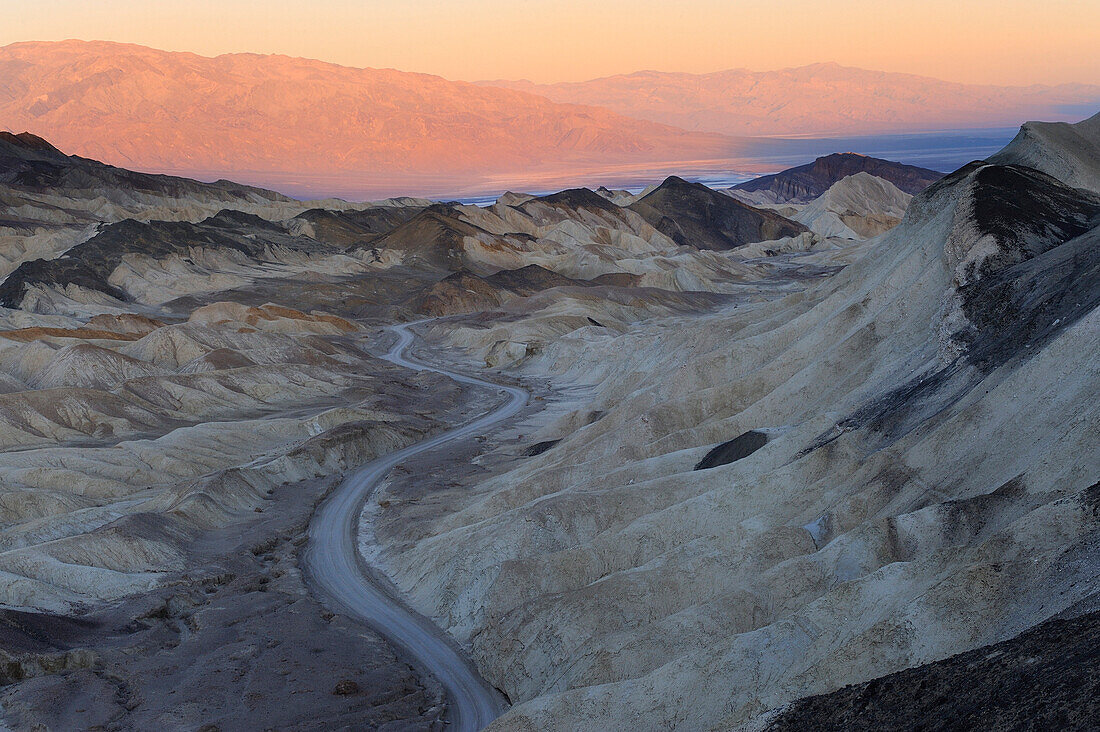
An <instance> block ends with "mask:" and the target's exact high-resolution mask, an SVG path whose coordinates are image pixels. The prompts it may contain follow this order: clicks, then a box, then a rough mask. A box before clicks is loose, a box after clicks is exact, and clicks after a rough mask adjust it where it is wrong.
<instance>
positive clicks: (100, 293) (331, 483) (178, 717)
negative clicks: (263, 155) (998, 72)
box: [0, 115, 1100, 731]
mask: <svg viewBox="0 0 1100 732" xmlns="http://www.w3.org/2000/svg"><path fill="white" fill-rule="evenodd" d="M0 206H3V216H2V217H0V259H2V272H0V275H2V276H3V278H4V279H3V282H2V283H0V305H2V306H3V309H2V310H0V449H2V450H3V452H2V457H0V573H2V574H0V579H2V581H0V604H2V606H3V607H2V608H0V618H2V619H3V624H2V625H0V656H2V660H3V664H2V665H0V683H2V684H3V686H0V713H2V715H3V720H4V721H5V722H6V723H7V724H8V725H9V726H10V727H12V728H17V729H33V728H42V729H74V728H75V729H86V728H99V729H112V730H115V729H117V730H143V729H150V728H157V727H161V728H166V729H205V730H208V731H212V730H217V729H221V730H229V729H269V728H277V729H317V728H344V727H351V728H370V729H376V728H377V729H391V730H396V729H442V728H444V726H445V725H446V724H447V723H450V722H456V724H455V726H460V727H464V728H468V727H470V726H476V725H472V724H471V721H472V718H471V717H468V716H459V714H458V712H457V710H461V709H463V708H465V706H467V705H466V702H468V701H469V700H468V699H465V698H464V697H463V696H462V695H463V694H464V693H465V692H464V691H463V689H466V688H467V687H459V686H456V685H455V684H453V683H452V682H451V681H450V680H449V678H450V677H449V676H448V675H447V674H439V675H437V674H435V673H433V668H434V667H433V665H432V662H431V659H429V658H427V657H426V656H424V655H420V654H419V653H418V651H417V649H416V648H415V647H414V645H413V644H412V643H411V641H410V640H409V638H408V637H407V636H405V635H402V633H403V631H399V630H398V629H397V628H395V627H391V626H388V625H386V624H385V623H382V622H378V621H376V620H370V618H372V617H375V616H370V615H368V616H367V617H368V622H367V624H364V623H363V622H361V621H362V617H361V615H360V614H359V613H357V612H351V611H350V610H349V607H348V606H347V605H346V604H342V603H341V601H340V600H339V599H338V598H336V596H335V595H334V594H333V593H332V590H331V585H330V584H328V583H327V579H328V578H327V577H326V576H323V575H322V573H321V571H320V569H319V567H320V564H319V563H318V561H317V557H316V554H317V551H318V550H317V547H319V546H325V545H324V544H323V542H322V541H321V539H323V538H324V537H323V536H320V535H319V533H318V532H319V531H320V528H319V527H320V526H321V525H322V524H323V522H321V521H320V518H323V517H324V516H326V515H327V514H326V511H328V512H331V511H332V508H331V507H332V506H339V505H341V502H340V499H341V498H342V497H344V496H347V495H349V494H348V493H347V490H348V487H349V486H351V487H355V486H356V485H359V487H361V488H365V492H364V494H363V497H362V500H359V499H356V500H353V501H351V503H350V505H351V506H352V509H353V510H352V511H351V513H345V514H343V516H342V518H343V519H344V521H345V523H346V525H347V526H348V527H350V528H348V531H349V532H350V533H349V535H348V536H343V537H341V538H342V539H347V540H348V542H349V544H350V545H351V546H353V547H355V548H357V549H358V555H357V556H355V557H353V560H352V565H351V566H353V568H355V571H356V572H357V573H358V575H361V576H356V577H355V578H354V582H355V583H367V584H371V585H372V586H375V587H377V588H380V589H379V597H381V598H382V599H381V600H379V602H380V603H381V604H384V605H386V606H387V607H392V608H396V609H397V610H395V612H396V611H400V612H401V613H404V615H403V616H402V617H411V618H417V619H418V620H417V623H420V627H422V628H430V629H431V633H434V634H435V635H433V636H432V637H433V638H435V639H436V640H438V641H439V643H440V644H442V645H441V646H440V647H443V648H449V649H450V650H451V651H452V652H453V655H454V656H455V657H456V658H461V659H462V660H461V663H462V664H465V666H467V667H468V669H469V670H470V673H471V674H472V675H473V676H474V677H477V678H476V680H477V682H478V684H479V687H478V688H479V690H480V691H478V693H481V692H484V693H486V694H488V695H490V696H493V698H494V699H495V700H496V703H497V706H496V707H493V706H492V705H490V707H492V716H495V715H496V714H497V713H500V716H499V718H496V719H495V721H492V723H491V725H490V726H491V728H492V729H500V730H512V729H519V730H528V729H529V730H543V729H562V730H573V729H620V728H627V727H635V728H637V729H644V730H648V729H685V730H688V729H691V730H694V729H716V730H724V729H766V728H774V729H796V728H798V729H803V728H806V727H807V726H813V725H820V726H832V727H834V728H837V729H840V728H846V729H849V728H853V727H862V728H881V727H882V726H884V725H885V726H890V725H894V726H904V725H905V720H920V719H926V718H928V717H929V715H933V716H934V718H937V719H942V720H959V721H958V724H960V725H961V724H965V722H966V720H977V719H998V720H1003V724H1004V725H1006V726H1011V725H1012V723H1013V720H1016V721H1017V722H1018V721H1019V720H1045V721H1047V722H1048V723H1049V724H1050V725H1053V726H1059V725H1060V726H1067V725H1074V724H1075V725H1081V723H1082V721H1084V720H1088V719H1091V718H1095V716H1096V715H1097V713H1100V703H1098V702H1097V699H1100V694H1098V693H1097V691H1098V690H1100V689H1098V686H1100V683H1098V676H1097V673H1096V671H1095V668H1096V658H1097V653H1098V650H1100V646H1098V644H1097V639H1098V637H1100V636H1098V634H1097V631H1096V629H1097V618H1098V617H1100V615H1097V613H1098V612H1100V584H1098V575H1100V543H1098V540H1100V483H1098V480H1100V475H1098V474H1100V452H1098V450H1097V435H1098V434H1100V429H1098V427H1100V405H1098V403H1097V400H1096V398H1095V394H1096V392H1097V389H1098V387H1100V372H1098V360H1097V358H1096V354H1097V353H1100V320H1098V317H1100V316H1098V312H1100V311H1098V310H1097V306H1098V305H1100V115H1097V116H1095V117H1092V118H1090V119H1089V120H1086V121H1083V122H1080V123H1077V124H1073V125H1070V124H1064V123H1050V124H1047V123H1028V124H1026V125H1024V127H1023V128H1022V129H1021V131H1020V133H1019V135H1018V136H1017V137H1016V139H1015V140H1013V142H1012V143H1011V144H1010V145H1008V146H1007V147H1006V148H1005V149H1004V150H1002V151H1001V152H1000V153H998V154H997V155H995V156H993V157H992V158H991V159H989V160H988V161H975V162H973V163H971V164H969V165H967V166H965V167H963V168H961V169H959V170H957V171H955V172H953V173H950V174H948V175H946V176H943V175H942V174H941V173H937V172H935V171H931V170H924V169H920V168H914V167H912V166H903V165H899V164H897V163H891V162H889V161H883V160H878V159H875V158H867V157H863V156H858V155H853V154H840V155H831V156H828V157H826V158H822V159H820V160H818V161H815V162H814V163H811V164H808V165H807V166H800V168H797V169H793V170H791V171H785V172H784V173H780V174H777V175H776V176H769V177H767V178H766V179H761V180H759V181H756V182H753V183H750V184H748V185H742V186H738V187H737V188H736V189H731V190H713V189H710V188H707V187H706V186H704V185H701V184H698V183H692V182H689V181H686V180H683V179H681V178H677V177H670V178H668V179H666V180H664V181H663V182H661V183H660V184H659V185H655V186H651V187H650V188H649V189H646V190H644V191H641V192H639V193H632V192H629V191H617V190H607V189H602V188H601V189H598V190H589V189H586V188H577V189H570V190H565V191H561V192H558V193H554V194H551V195H544V196H532V195H527V194H523V193H507V194H505V195H503V196H501V197H500V198H499V200H497V201H496V202H495V203H494V204H492V205H489V206H486V207H478V206H472V205H462V204H458V203H440V202H432V201H427V200H420V199H411V198H406V199H392V200H387V201H381V202H376V203H369V204H367V203H364V204H349V203H346V202H343V201H336V200H325V201H297V200H294V199H290V198H287V197H284V196H281V195H279V194H276V193H272V192H269V191H265V190H262V189H258V188H251V187H247V186H243V185H237V184H233V183H229V182H226V181H219V182H217V183H212V184H207V183H199V182H196V181H191V180H187V179H181V178H173V177H169V176H156V175H146V174H141V173H134V172H130V171H126V170H122V169H120V168H115V167H111V166H108V165H104V164H101V163H98V162H95V161H93V160H89V159H86V158H80V157H74V156H68V155H66V154H64V153H63V152H61V151H60V150H58V149H57V148H55V147H54V146H53V145H52V144H50V142H48V141H46V140H44V139H41V138H39V137H35V136H33V135H29V134H20V135H11V134H6V133H5V134H0ZM398 324H403V325H398ZM405 334H413V335H415V338H412V339H411V344H406V343H405V342H404V341H403V340H401V338H403V337H404V335H405ZM406 345H408V348H407V349H406ZM417 364H423V365H425V366H430V367H431V368H424V367H416V366H417ZM410 366H412V367H414V368H410ZM463 374H466V375H469V376H474V377H476V379H468V378H466V377H464V376H462V375H463ZM485 382H492V383H495V384H500V385H502V386H504V387H507V388H508V391H507V393H505V392H502V391H501V390H500V389H498V388H496V387H494V386H491V385H486V383H485ZM509 395H511V396H509ZM520 397H522V398H520ZM509 405H510V406H509ZM509 409H510V410H511V411H512V412H514V414H511V413H509V414H505V411H507V410H509ZM493 414H500V415H502V416H501V417H500V419H499V421H493V423H492V424H490V422H487V421H482V422H480V423H479V424H483V425H484V426H485V428H484V429H481V430H479V431H475V435H473V436H472V439H465V438H463V439H459V438H460V437H463V435H462V434H461V433H459V434H457V435H456V436H454V437H453V438H451V437H448V435H452V434H453V433H452V432H451V430H455V429H459V430H462V429H463V427H462V426H463V425H468V424H469V423H470V422H471V421H474V420H478V419H479V418H481V417H482V416H483V415H493ZM425 441H427V442H425ZM421 444H425V445H432V446H433V447H432V449H419V448H417V446H418V445H421ZM399 451H403V452H400V453H399V454H401V455H404V456H406V457H405V458H404V459H402V460H401V461H399V462H398V463H397V464H396V466H394V467H393V469H392V470H389V468H388V467H387V468H386V472H384V474H382V475H381V476H380V477H379V480H380V481H381V482H380V484H378V485H377V486H375V485H374V484H370V485H366V484H362V482H361V481H362V471H361V470H360V468H361V467H362V466H367V467H368V468H369V467H370V466H376V465H383V464H385V461H386V460H387V458H386V456H387V455H391V454H393V453H398V452H399ZM357 481H359V483H357ZM352 533H353V534H354V535H352ZM349 583H351V579H350V578H349ZM351 609H355V610H358V608H351ZM1029 669H1031V670H1030V671H1029ZM444 670H445V671H450V670H453V669H444ZM1040 671H1041V672H1042V673H1039V672H1040ZM1029 673H1030V674H1031V676H1029V677H1027V678H1029V679H1033V683H1029V684H1027V685H1026V686H1021V682H1020V681H1019V677H1020V675H1021V674H1025V675H1026V674H1029ZM1021 688H1026V689H1028V691H1029V692H1031V693H1020V691H1019V690H1020V689H1021ZM484 721H486V722H488V721H489V719H484Z"/></svg>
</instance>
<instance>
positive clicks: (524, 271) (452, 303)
mask: <svg viewBox="0 0 1100 732" xmlns="http://www.w3.org/2000/svg"><path fill="white" fill-rule="evenodd" d="M588 284H589V283H588V282H585V281H583V280H574V279H571V278H569V277H566V276H564V275H560V274H558V273H557V272H553V271H551V270H548V269H545V268H543V267H540V266H538V265H537V264H529V265H527V266H526V267H521V268H520V269H503V270H501V271H499V272H496V273H494V274H491V275H489V276H487V277H479V276H477V275H475V274H472V273H470V272H467V271H464V270H463V271H459V272H453V273H451V274H449V275H447V276H446V277H444V278H443V279H442V280H440V281H439V282H437V283H435V284H434V285H432V286H431V287H429V288H428V289H427V290H426V291H424V293H423V294H421V295H420V296H419V297H418V298H416V300H414V302H413V307H412V309H413V311H414V312H417V313H421V314H423V315H433V316H440V315H455V314H457V313H468V312H475V311H478V310H492V309H493V308H495V307H497V306H498V305H500V304H501V303H503V302H504V300H505V299H507V296H509V295H514V296H518V297H527V296H528V295H533V294H535V293H536V292H542V291H543V290H548V289H550V288H551V287H584V286H587V285H588Z"/></svg>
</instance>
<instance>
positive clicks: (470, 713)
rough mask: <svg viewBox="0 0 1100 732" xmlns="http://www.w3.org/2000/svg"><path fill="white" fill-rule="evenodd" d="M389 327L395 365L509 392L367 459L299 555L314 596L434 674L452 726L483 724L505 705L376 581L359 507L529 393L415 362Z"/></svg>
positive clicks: (439, 633)
mask: <svg viewBox="0 0 1100 732" xmlns="http://www.w3.org/2000/svg"><path fill="white" fill-rule="evenodd" d="M410 325H413V323H405V324H401V325H394V326H390V328H389V329H390V330H391V331H392V332H393V333H395V334H396V335H397V343H396V344H394V346H393V348H391V349H390V352H389V353H387V354H386V355H385V356H383V358H385V359H386V360H388V361H391V362H393V363H395V364H397V365H398V366H404V367H406V368H410V369H415V370H419V371H435V372H437V373H440V374H444V375H446V376H449V377H450V378H452V379H454V380H455V381H458V382H461V383H464V384H471V385H475V386H480V387H489V388H492V389H496V390H498V391H504V392H506V393H507V394H508V401H507V403H506V404H504V406H502V407H500V408H498V409H495V410H493V411H491V412H489V413H487V414H485V415H483V416H481V417H479V418H477V419H475V420H473V421H472V422H468V423H467V424H465V425H462V426H461V427H456V428H455V429H452V430H449V431H447V432H444V433H442V434H439V435H436V436H435V437H431V438H429V439H426V440H423V441H421V442H417V443H416V444H413V445H410V446H408V447H406V448H404V449H401V450H398V451H397V452H394V453H390V454H389V455H386V456H385V457H381V458H378V459H377V460H374V461H372V462H369V463H367V464H366V465H364V466H363V467H362V468H360V469H359V470H358V471H356V472H355V473H354V474H352V475H351V476H349V477H348V478H347V480H345V481H344V482H343V483H342V484H341V485H340V487H339V488H337V489H336V490H335V491H334V492H333V494H332V495H331V496H329V497H328V498H327V499H326V500H325V502H324V503H323V504H322V505H321V507H320V508H319V509H318V511H317V513H315V514H314V516H313V520H312V522H311V523H310V527H309V544H308V546H307V547H306V551H305V555H304V564H305V567H306V573H307V575H308V577H309V579H310V581H311V584H312V585H313V587H314V589H315V590H316V592H317V594H318V596H319V597H320V598H321V600H322V601H323V602H324V604H325V605H326V606H328V607H329V608H330V609H332V610H334V611H339V612H340V613H342V614H344V615H347V616H349V617H352V618H356V619H357V620H360V621H362V622H364V623H366V624H368V625H370V626H371V627H372V628H374V629H375V630H377V631H378V632H379V633H381V634H382V635H383V636H385V638H386V639H387V640H389V641H390V642H391V643H393V644H394V645H395V646H397V647H399V648H401V649H403V650H404V651H405V652H407V653H408V654H409V656H410V657H411V658H410V660H411V662H412V663H413V665H414V666H416V667H418V669H419V670H420V671H422V672H427V673H430V674H431V675H432V676H434V677H435V678H436V679H438V680H439V682H440V684H441V685H442V686H443V688H444V691H445V693H446V695H447V704H448V711H449V716H448V718H449V720H450V722H451V725H452V729H458V730H470V731H473V730H480V729H482V728H483V727H485V726H486V725H488V724H489V723H490V722H492V721H493V720H494V719H496V718H497V717H498V716H500V714H501V713H502V712H503V711H504V707H505V703H504V699H503V698H502V697H501V694H500V693H499V692H498V691H497V690H496V689H494V688H493V687H492V686H490V685H489V683H488V682H486V681H485V679H483V678H481V676H480V675H479V674H478V672H477V669H475V668H474V666H473V664H472V663H471V662H470V661H469V659H467V658H466V656H465V655H464V654H463V652H462V650H461V649H460V648H459V647H458V645H457V644H456V643H455V642H454V641H453V640H451V638H450V637H449V636H448V635H447V634H446V633H444V632H443V630H442V629H440V628H439V627H438V626H436V625H435V624H434V623H433V622H432V621H431V620H430V619H428V618H426V617H424V616H423V615H421V614H419V613H417V612H416V611H415V610H412V609H411V608H409V607H408V606H406V605H405V603H404V602H402V601H401V600H400V599H399V598H398V597H396V596H395V595H394V594H393V590H392V589H391V588H390V587H389V586H388V583H386V582H384V581H380V580H379V579H378V578H377V577H376V576H375V575H374V570H372V569H371V568H370V567H369V566H368V565H367V563H366V562H365V561H364V560H363V559H362V557H361V556H360V554H359V551H358V549H357V538H358V537H357V533H358V527H359V514H360V512H361V511H362V508H363V504H364V502H365V501H366V499H367V497H368V496H369V495H370V493H371V491H373V490H374V488H375V487H376V486H377V485H378V484H379V483H381V482H382V480H383V479H384V478H385V477H386V475H387V474H388V473H389V472H390V470H392V469H393V468H394V466H396V465H398V464H399V463H401V462H403V461H404V460H406V459H408V458H410V457H412V456H413V455H418V454H420V453H423V452H428V451H430V450H435V449H437V448H439V447H440V446H442V445H445V444H447V443H450V442H454V441H457V440H461V439H464V438H468V437H472V436H476V435H480V434H483V433H484V432H485V431H486V430H488V429H489V428H490V427H492V426H493V425H495V424H498V423H500V422H502V421H504V420H506V419H508V418H509V417H511V416H513V415H515V414H516V413H517V412H519V410H520V409H522V408H523V406H524V405H525V404H526V403H527V399H528V396H529V395H528V393H527V392H526V391H524V390H523V389H518V388H516V387H512V386H502V385H500V384H494V383H492V382H489V381H484V380H482V379H476V378H473V377H471V376H466V375H464V374H458V373H455V372H453V371H448V370H446V369H441V368H437V367H435V366H430V365H428V364H424V363H420V362H418V361H415V360H413V359H411V358H409V357H407V356H406V355H405V351H406V349H408V347H409V345H410V344H411V343H412V342H413V334H412V333H411V332H410V331H409V326H410Z"/></svg>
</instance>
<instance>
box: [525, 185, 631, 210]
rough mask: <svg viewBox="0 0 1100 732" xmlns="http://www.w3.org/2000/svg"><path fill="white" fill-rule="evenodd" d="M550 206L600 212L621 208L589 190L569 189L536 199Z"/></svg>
mask: <svg viewBox="0 0 1100 732" xmlns="http://www.w3.org/2000/svg"><path fill="white" fill-rule="evenodd" d="M534 200H535V201H540V202H541V203H545V204H547V205H549V206H559V207H561V206H563V207H566V208H571V209H578V208H590V209H592V208H594V209H597V210H600V211H615V210H616V209H618V208H619V207H618V206H616V205H615V204H614V203H612V202H610V201H608V200H607V199H606V198H604V197H603V196H601V195H600V194H599V193H596V192H595V191H592V190H589V189H587V188H569V189H566V190H564V191H558V192H557V193H551V194H550V195H548V196H539V197H538V198H536V199H534Z"/></svg>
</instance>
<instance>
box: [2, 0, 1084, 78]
mask: <svg viewBox="0 0 1100 732" xmlns="http://www.w3.org/2000/svg"><path fill="white" fill-rule="evenodd" d="M19 6H20V7H19V10H18V12H12V11H9V12H5V13H4V23H3V24H2V25H0V45H5V44H7V43H12V42H15V41H21V40H60V39H64V38H81V39H85V40H91V39H97V40H115V41H128V42H132V43H140V44H143V45H147V46H153V47H155V48H163V49H168V50H181V51H183V50H186V51H194V52H196V53H200V54H204V55H216V54H219V53H225V52H231V51H252V52H257V53H285V54H289V55H292V56H305V57H309V58H318V59H322V60H325V61H333V62H336V63H342V64H346V65H349V66H373V67H393V68H398V69H402V70H405V71H423V72H428V73H434V74H439V75H442V76H445V77H447V78H451V79H467V80H474V79H490V78H528V79H531V80H534V81H540V82H542V81H566V80H582V79H589V78H593V77H597V76H605V75H609V74H615V73H624V72H630V71H635V70H639V69H659V70H664V71H691V72H705V71H715V70H719V69H726V68H735V67H746V68H750V69H754V70H766V69H775V68H783V67H787V66H799V65H803V64H807V63H814V62H817V61H837V62H839V63H842V64H845V65H851V66H861V67H864V68H872V69H880V70H885V71H903V72H909V73H916V74H924V75H927V76H935V77H939V78H942V79H948V80H951V81H963V82H972V83H995V84H1032V83H1047V84H1051V83H1061V82H1072V81H1080V82H1091V83H1100V43H1098V42H1097V39H1098V38H1100V0H1026V1H1021V0H923V1H922V2H911V1H910V0H832V1H826V0H820V1H815V2H811V1H809V0H753V1H752V2H741V1H740V0H659V1H656V2H654V1H651V0H625V1H624V0H511V1H510V2H503V1H501V0H467V1H465V2H462V1H458V0H452V1H446V2H445V1H443V0H400V1H396V2H394V1H386V2H382V1H378V0H358V1H356V0H310V1H308V2H306V1H304V0H296V1H294V2H290V1H287V0H187V1H186V2H179V1H178V0H176V1H165V0H144V1H142V2H134V1H132V0H96V1H95V2H88V0H35V1H34V2H21V3H19Z"/></svg>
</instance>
